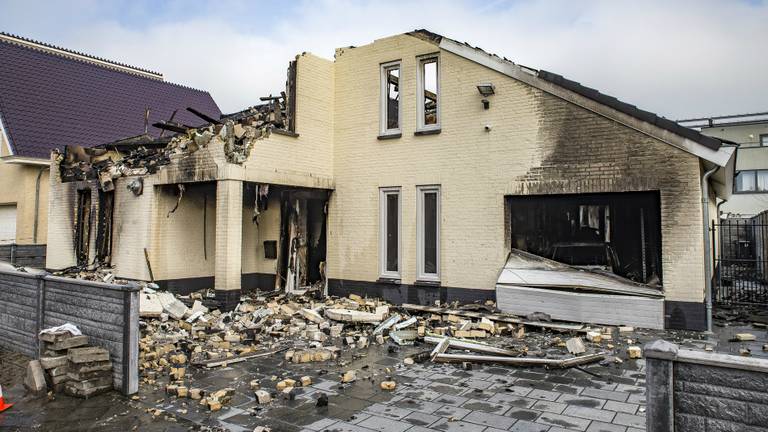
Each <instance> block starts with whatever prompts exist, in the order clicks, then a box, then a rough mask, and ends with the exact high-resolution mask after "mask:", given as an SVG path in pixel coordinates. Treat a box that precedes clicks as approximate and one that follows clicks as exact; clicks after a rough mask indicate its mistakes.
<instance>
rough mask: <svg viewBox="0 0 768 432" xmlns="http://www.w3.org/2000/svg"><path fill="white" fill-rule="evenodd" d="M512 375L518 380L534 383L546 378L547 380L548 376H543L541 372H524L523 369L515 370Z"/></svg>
mask: <svg viewBox="0 0 768 432" xmlns="http://www.w3.org/2000/svg"><path fill="white" fill-rule="evenodd" d="M512 375H514V376H516V377H518V378H525V379H529V380H534V381H541V380H543V379H544V378H546V376H547V375H546V374H543V373H540V372H532V371H527V370H523V369H517V370H515V371H514V372H513V373H512Z"/></svg>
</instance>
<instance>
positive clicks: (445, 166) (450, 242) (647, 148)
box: [47, 30, 733, 329]
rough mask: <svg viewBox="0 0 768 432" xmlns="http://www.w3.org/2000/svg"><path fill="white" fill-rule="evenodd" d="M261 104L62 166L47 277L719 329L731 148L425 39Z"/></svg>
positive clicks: (228, 294)
mask: <svg viewBox="0 0 768 432" xmlns="http://www.w3.org/2000/svg"><path fill="white" fill-rule="evenodd" d="M263 99H264V100H263V103H262V104H260V105H257V106H254V107H251V108H249V109H247V110H244V111H242V112H239V113H235V114H232V115H226V116H222V117H216V116H212V115H211V114H210V113H204V112H197V113H196V115H198V117H200V119H201V120H203V121H205V122H207V124H206V125H204V126H202V127H196V128H193V127H189V126H188V125H184V124H179V123H177V122H172V121H171V122H161V123H157V124H156V125H157V127H160V128H163V129H164V130H166V131H167V132H168V133H167V134H166V135H165V136H164V137H162V138H160V139H157V138H152V137H142V136H139V137H134V138H131V139H126V140H122V141H117V142H112V143H108V144H105V145H103V146H101V148H99V149H94V150H88V151H84V150H82V149H78V148H77V147H74V146H72V147H69V148H67V150H66V151H63V152H61V153H58V154H54V159H55V161H56V163H54V164H53V168H52V174H54V175H52V176H51V191H52V193H51V198H50V212H49V220H50V221H51V223H50V225H49V233H48V239H49V248H50V251H51V252H50V253H49V257H48V262H47V264H48V267H49V268H65V267H71V266H94V265H103V266H110V267H111V268H112V272H113V273H114V274H115V275H116V276H119V277H123V278H130V279H140V280H153V281H155V282H157V283H158V284H159V285H160V286H161V287H164V288H168V289H171V290H175V291H179V292H189V291H192V290H196V289H200V288H205V287H214V288H215V289H216V294H217V297H218V299H219V301H220V303H221V304H222V305H223V306H224V307H232V306H233V305H234V304H236V301H237V299H238V298H239V293H240V292H241V290H251V289H257V288H258V289H262V290H271V289H284V290H289V291H293V290H300V289H303V288H305V287H307V286H311V285H319V286H322V287H324V289H326V290H327V292H328V293H329V294H337V295H344V294H349V293H358V294H362V295H370V296H380V297H383V298H385V299H387V300H390V301H394V302H409V303H422V304H433V303H434V302H435V301H438V300H439V301H454V300H458V301H461V302H474V301H478V300H486V299H498V302H499V306H500V307H501V308H502V309H503V310H505V311H508V312H512V313H528V312H530V311H541V312H546V313H550V314H551V315H552V317H553V318H558V319H584V320H590V321H592V322H600V323H606V324H615V323H625V324H635V325H642V326H645V327H656V328H660V327H669V328H689V329H702V328H704V326H705V321H706V319H705V315H706V313H705V290H706V286H707V284H706V280H707V275H709V274H711V273H710V267H708V266H709V262H710V261H711V257H710V256H709V255H708V253H707V250H708V243H707V241H705V239H706V238H707V236H706V235H705V233H706V226H707V221H708V219H709V216H707V213H709V214H710V215H714V213H715V212H714V206H715V203H716V201H717V198H718V197H720V198H723V197H727V196H728V194H729V193H730V190H731V184H730V182H731V180H730V179H732V169H733V158H732V154H733V148H731V147H728V146H724V145H722V143H721V142H720V141H719V140H717V139H714V138H711V137H706V136H703V135H701V134H699V133H698V132H696V131H692V130H690V129H687V128H684V127H681V126H679V125H677V124H676V123H674V122H672V121H669V120H666V119H664V118H661V117H658V116H656V115H654V114H652V113H649V112H647V111H642V110H640V109H638V108H636V107H634V106H632V105H629V104H626V103H623V102H620V101H618V100H617V99H615V98H612V97H609V96H606V95H604V94H602V93H600V92H598V91H596V90H593V89H590V88H587V87H584V86H582V85H580V84H578V83H576V82H573V81H570V80H567V79H565V78H563V77H561V76H559V75H556V74H553V73H550V72H546V71H542V70H535V69H531V68H528V67H525V66H521V65H518V64H515V63H513V62H511V61H509V60H506V59H504V58H500V57H498V56H495V55H492V54H488V53H486V52H484V51H482V50H480V49H478V48H474V47H472V46H470V45H467V44H464V43H459V42H457V41H454V40H451V39H448V38H445V37H442V36H439V35H436V34H433V33H430V32H427V31H423V30H421V31H415V32H410V33H407V34H401V35H396V36H392V37H388V38H384V39H379V40H376V41H374V42H373V43H372V44H369V45H366V46H361V47H348V48H340V49H338V50H337V51H336V55H335V59H334V60H333V61H331V60H325V59H322V58H319V57H316V56H314V55H312V54H308V53H305V54H301V55H299V56H297V57H296V60H295V61H293V62H291V64H290V66H289V68H288V79H287V85H286V89H285V91H284V92H283V93H281V94H280V96H276V97H266V98H263ZM190 112H195V110H191V111H190ZM710 207H711V208H712V210H710ZM713 217H714V216H713Z"/></svg>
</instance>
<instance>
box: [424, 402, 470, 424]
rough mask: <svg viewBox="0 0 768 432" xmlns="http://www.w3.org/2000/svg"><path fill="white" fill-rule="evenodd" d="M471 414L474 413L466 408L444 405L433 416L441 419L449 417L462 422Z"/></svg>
mask: <svg viewBox="0 0 768 432" xmlns="http://www.w3.org/2000/svg"><path fill="white" fill-rule="evenodd" d="M470 412H472V411H471V410H468V409H466V408H459V407H455V406H451V405H443V406H442V407H440V408H438V409H437V410H436V411H435V412H433V413H432V414H434V415H436V416H440V417H447V418H452V419H454V420H460V419H461V418H463V417H464V416H465V415H467V414H469V413H470Z"/></svg>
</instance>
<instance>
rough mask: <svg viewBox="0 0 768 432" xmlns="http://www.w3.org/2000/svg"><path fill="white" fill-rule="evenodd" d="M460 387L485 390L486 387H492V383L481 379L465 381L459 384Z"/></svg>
mask: <svg viewBox="0 0 768 432" xmlns="http://www.w3.org/2000/svg"><path fill="white" fill-rule="evenodd" d="M461 384H462V385H466V386H467V387H469V388H473V389H480V390H483V389H487V388H488V387H490V386H492V385H493V383H492V382H490V381H485V380H481V379H466V380H464V381H462V382H461Z"/></svg>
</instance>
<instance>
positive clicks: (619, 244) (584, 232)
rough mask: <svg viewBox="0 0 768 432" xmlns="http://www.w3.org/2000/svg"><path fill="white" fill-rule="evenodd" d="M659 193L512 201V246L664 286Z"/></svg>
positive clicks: (515, 198) (517, 198)
mask: <svg viewBox="0 0 768 432" xmlns="http://www.w3.org/2000/svg"><path fill="white" fill-rule="evenodd" d="M660 203H661V200H660V196H659V192H658V191H650V192H620V193H601V194H563V195H534V196H509V197H507V212H508V215H509V226H510V234H511V241H512V247H513V248H515V249H519V250H522V251H525V252H529V253H531V254H534V255H538V256H540V257H544V258H548V259H551V260H554V261H559V262H561V263H565V264H568V265H573V266H584V267H588V268H591V269H593V270H598V271H609V272H611V273H613V274H616V275H619V276H621V277H624V278H627V279H630V280H632V281H634V282H639V283H642V284H647V285H651V286H657V287H660V286H661V284H662V280H663V279H662V271H661V204H660Z"/></svg>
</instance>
